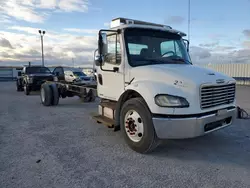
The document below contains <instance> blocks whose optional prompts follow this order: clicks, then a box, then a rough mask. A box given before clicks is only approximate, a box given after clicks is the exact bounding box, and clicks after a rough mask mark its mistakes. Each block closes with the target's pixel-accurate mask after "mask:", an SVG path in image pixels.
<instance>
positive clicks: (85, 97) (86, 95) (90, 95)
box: [79, 89, 96, 102]
mask: <svg viewBox="0 0 250 188" xmlns="http://www.w3.org/2000/svg"><path fill="white" fill-rule="evenodd" d="M79 97H80V99H81V101H82V102H94V101H95V99H96V96H95V93H94V92H93V90H92V89H90V90H89V91H88V92H87V89H84V92H83V93H82V94H81V95H80V96H79Z"/></svg>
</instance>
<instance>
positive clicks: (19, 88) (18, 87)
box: [16, 80, 22, 91]
mask: <svg viewBox="0 0 250 188" xmlns="http://www.w3.org/2000/svg"><path fill="white" fill-rule="evenodd" d="M16 91H22V89H21V86H20V85H19V82H18V80H16Z"/></svg>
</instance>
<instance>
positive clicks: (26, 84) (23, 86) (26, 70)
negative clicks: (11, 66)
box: [16, 65, 54, 95]
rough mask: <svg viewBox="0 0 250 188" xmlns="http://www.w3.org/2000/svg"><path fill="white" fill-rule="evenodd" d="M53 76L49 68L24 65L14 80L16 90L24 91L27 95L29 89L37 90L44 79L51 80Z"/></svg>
mask: <svg viewBox="0 0 250 188" xmlns="http://www.w3.org/2000/svg"><path fill="white" fill-rule="evenodd" d="M53 80H54V76H53V74H52V73H51V71H50V70H49V68H47V67H45V66H40V65H32V66H31V65H28V66H27V65H24V66H23V70H22V72H19V73H18V77H17V80H16V89H17V91H24V93H25V95H29V94H30V92H31V91H38V90H40V88H41V85H42V84H43V83H44V82H45V81H53Z"/></svg>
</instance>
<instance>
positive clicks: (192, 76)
mask: <svg viewBox="0 0 250 188" xmlns="http://www.w3.org/2000/svg"><path fill="white" fill-rule="evenodd" d="M130 78H131V79H132V78H135V80H134V81H142V80H151V81H152V80H153V81H159V82H165V83H167V84H174V83H175V82H176V81H179V83H180V82H181V83H182V84H184V85H189V86H191V85H193V86H197V85H200V84H203V83H210V84H216V80H218V79H223V80H224V81H225V82H227V81H235V80H234V79H233V78H230V77H228V76H227V75H225V74H222V73H218V72H216V71H213V70H210V69H206V68H202V67H199V66H195V65H184V64H159V65H149V66H140V67H135V68H132V69H131V72H130Z"/></svg>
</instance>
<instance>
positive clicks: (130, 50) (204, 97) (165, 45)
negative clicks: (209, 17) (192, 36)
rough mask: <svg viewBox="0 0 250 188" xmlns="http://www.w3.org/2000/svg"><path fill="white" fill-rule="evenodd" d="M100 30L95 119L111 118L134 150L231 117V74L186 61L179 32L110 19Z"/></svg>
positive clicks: (187, 135) (143, 150)
mask: <svg viewBox="0 0 250 188" xmlns="http://www.w3.org/2000/svg"><path fill="white" fill-rule="evenodd" d="M110 26H111V27H110V29H107V30H100V31H99V34H98V50H97V51H96V53H95V59H94V63H95V69H96V80H97V94H98V96H99V97H100V98H101V103H100V105H99V114H98V117H97V118H99V121H100V122H104V120H105V121H106V122H107V121H109V122H113V124H114V128H115V130H120V129H121V130H122V131H123V133H124V134H123V135H124V138H125V140H126V142H127V144H128V145H129V146H130V147H131V148H132V149H133V150H135V151H137V152H140V153H147V152H150V151H152V150H153V149H154V148H155V147H156V146H157V145H158V144H157V143H159V142H158V141H159V140H161V139H184V138H193V137H198V136H202V135H205V134H208V133H211V132H213V131H216V130H219V129H222V128H225V127H227V126H229V125H231V124H232V123H233V122H234V119H235V117H236V101H235V89H236V88H235V87H236V82H235V80H234V79H233V78H231V77H228V76H227V75H224V74H222V73H218V72H215V71H213V70H209V69H205V68H201V67H199V66H195V65H193V64H192V60H191V58H190V55H189V41H188V40H186V39H184V37H185V36H186V34H185V33H183V32H181V31H178V30H175V29H173V28H172V27H171V26H167V25H161V24H155V23H149V22H144V21H139V20H133V19H127V18H116V19H113V20H112V21H111V24H110Z"/></svg>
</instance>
